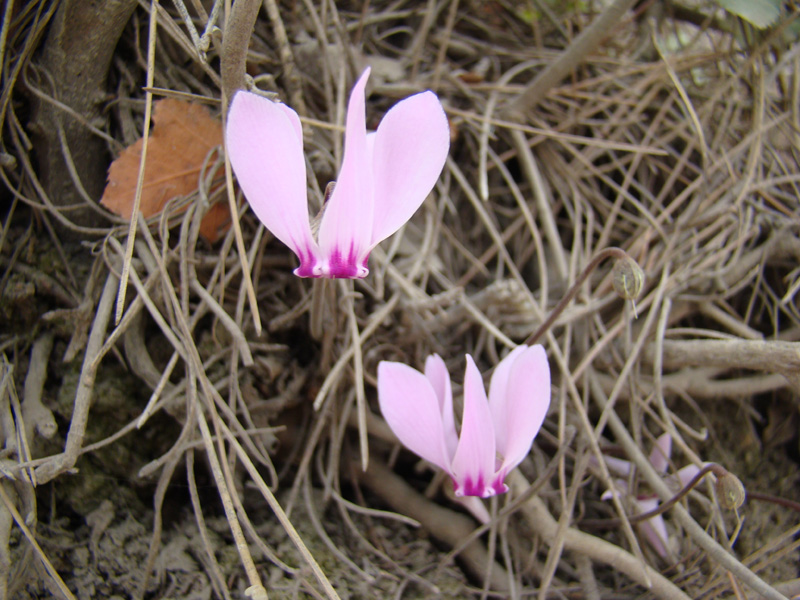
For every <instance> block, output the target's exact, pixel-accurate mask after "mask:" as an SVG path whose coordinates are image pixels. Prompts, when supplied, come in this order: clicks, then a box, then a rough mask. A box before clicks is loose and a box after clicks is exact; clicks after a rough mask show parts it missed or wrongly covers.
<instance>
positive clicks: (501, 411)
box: [489, 346, 528, 453]
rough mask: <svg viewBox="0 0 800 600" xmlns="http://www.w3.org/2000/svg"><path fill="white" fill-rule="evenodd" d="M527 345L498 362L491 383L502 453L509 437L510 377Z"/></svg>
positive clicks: (491, 395) (493, 412) (495, 430)
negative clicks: (516, 361) (504, 442)
mask: <svg viewBox="0 0 800 600" xmlns="http://www.w3.org/2000/svg"><path fill="white" fill-rule="evenodd" d="M527 349H528V347H527V346H517V347H516V348H514V349H513V350H512V351H511V352H509V353H508V355H506V357H505V358H504V359H503V360H501V361H500V362H499V363H497V366H496V367H495V368H494V373H492V380H491V381H490V383H489V408H490V409H491V411H492V422H493V423H494V433H495V439H496V440H497V451H498V452H500V453H502V452H503V450H502V448H503V441H504V440H505V439H506V438H507V437H508V435H507V433H506V428H507V425H508V423H507V419H506V415H507V414H508V409H507V402H508V393H507V390H508V378H509V376H510V375H511V367H512V366H513V365H514V361H515V360H517V357H519V355H520V354H522V353H523V352H525V350H527Z"/></svg>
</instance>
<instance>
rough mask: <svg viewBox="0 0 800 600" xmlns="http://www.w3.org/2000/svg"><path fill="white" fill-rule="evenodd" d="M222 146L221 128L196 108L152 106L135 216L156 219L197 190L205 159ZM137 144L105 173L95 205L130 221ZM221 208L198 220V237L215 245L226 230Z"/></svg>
mask: <svg viewBox="0 0 800 600" xmlns="http://www.w3.org/2000/svg"><path fill="white" fill-rule="evenodd" d="M221 144H222V124H221V123H220V122H219V121H218V120H217V119H214V118H213V117H212V116H211V115H210V114H209V113H208V111H207V110H206V109H205V108H204V107H202V106H200V105H199V104H192V103H189V102H183V101H181V100H174V99H172V98H166V99H164V100H159V101H158V102H156V103H155V107H154V110H153V128H152V129H151V132H150V140H149V142H148V144H147V160H146V162H145V169H144V185H143V187H142V200H141V204H140V211H141V213H142V215H143V216H144V217H152V216H154V215H157V214H158V213H160V212H161V211H162V210H163V209H164V206H165V205H166V203H167V202H169V201H170V200H172V199H173V198H175V197H177V196H187V195H189V194H191V193H193V192H195V191H196V190H197V179H198V176H199V174H200V170H201V168H202V166H203V161H205V159H206V156H207V155H208V153H209V152H210V151H211V149H212V148H214V147H215V146H219V145H221ZM141 155H142V140H141V139H140V140H138V141H137V142H135V143H134V144H133V145H131V146H128V147H127V148H126V149H125V150H123V151H122V153H121V154H120V155H119V157H118V158H117V159H116V160H115V161H114V162H112V163H111V166H110V167H109V169H108V183H107V184H106V189H105V191H104V192H103V198H102V199H101V200H100V203H101V204H102V205H103V206H105V207H106V208H108V209H109V210H110V211H112V212H114V213H116V214H118V215H120V216H121V217H124V218H126V219H130V217H131V213H132V212H133V201H134V195H135V194H136V180H137V178H138V175H139V161H140V160H141ZM229 222H230V212H229V210H228V207H227V205H225V204H220V205H214V206H212V207H211V210H209V211H208V213H207V214H206V215H205V217H204V218H203V221H202V224H201V227H200V234H201V235H202V236H203V237H204V238H206V239H207V240H208V241H209V242H212V243H213V242H214V241H216V240H217V239H218V238H219V236H220V234H221V233H224V231H225V230H226V229H227V225H228V223H229Z"/></svg>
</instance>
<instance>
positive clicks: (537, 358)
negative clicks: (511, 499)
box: [492, 345, 550, 478]
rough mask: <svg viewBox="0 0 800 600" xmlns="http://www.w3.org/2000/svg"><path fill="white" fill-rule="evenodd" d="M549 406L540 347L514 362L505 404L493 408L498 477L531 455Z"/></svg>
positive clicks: (544, 357)
mask: <svg viewBox="0 0 800 600" xmlns="http://www.w3.org/2000/svg"><path fill="white" fill-rule="evenodd" d="M549 407H550V366H549V365H548V363H547V353H546V352H545V350H544V347H542V346H541V345H536V346H531V347H530V348H527V349H526V350H525V351H524V352H521V353H520V354H519V356H517V357H516V358H515V359H514V362H513V363H512V365H511V370H510V373H509V375H508V383H507V385H506V393H505V403H504V404H500V403H498V405H497V407H495V406H494V405H492V416H493V419H494V422H495V423H497V424H501V423H503V424H504V425H503V426H502V428H500V427H499V426H498V425H495V427H496V430H497V431H498V435H497V448H498V452H499V453H500V454H501V455H502V456H503V464H502V465H501V467H500V469H499V476H500V477H501V478H502V477H505V474H506V473H508V471H510V470H511V469H513V468H514V467H515V466H517V465H518V464H519V463H520V462H521V461H522V459H523V458H525V456H527V454H528V452H530V449H531V444H532V443H533V438H534V437H536V434H537V433H539V429H541V427H542V423H543V422H544V418H545V416H546V415H547V409H548V408H549Z"/></svg>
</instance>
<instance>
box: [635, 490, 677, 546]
mask: <svg viewBox="0 0 800 600" xmlns="http://www.w3.org/2000/svg"><path fill="white" fill-rule="evenodd" d="M636 504H637V505H638V506H639V513H640V514H642V513H648V512H650V511H651V510H655V509H656V508H657V507H658V505H659V501H658V498H644V499H641V500H637V501H636ZM639 530H640V531H641V532H642V535H644V537H645V539H647V541H648V542H650V545H651V546H652V547H653V550H655V551H656V553H657V554H658V555H659V556H660V557H661V558H666V557H667V543H668V540H669V535H668V533H667V525H666V523H664V517H662V516H661V515H656V516H655V517H652V518H650V519H646V520H644V521H642V522H641V523H639Z"/></svg>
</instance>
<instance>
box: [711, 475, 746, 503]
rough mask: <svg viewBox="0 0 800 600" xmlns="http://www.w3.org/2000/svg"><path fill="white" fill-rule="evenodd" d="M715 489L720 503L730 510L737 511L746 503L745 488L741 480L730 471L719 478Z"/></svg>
mask: <svg viewBox="0 0 800 600" xmlns="http://www.w3.org/2000/svg"><path fill="white" fill-rule="evenodd" d="M714 487H715V488H716V491H717V498H718V499H719V503H720V504H721V505H722V506H724V507H725V508H727V509H728V510H737V509H738V508H739V507H740V506H741V505H742V504H743V503H744V498H745V491H744V486H743V485H742V482H741V481H739V478H738V477H736V475H734V474H733V473H731V472H730V471H726V472H725V473H724V474H723V475H720V476H718V477H717V482H716V483H715V484H714Z"/></svg>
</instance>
